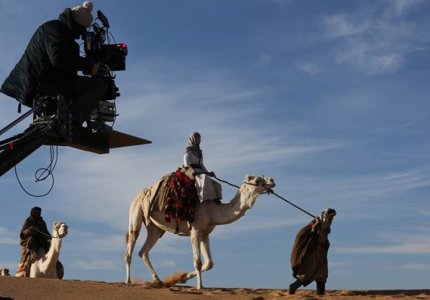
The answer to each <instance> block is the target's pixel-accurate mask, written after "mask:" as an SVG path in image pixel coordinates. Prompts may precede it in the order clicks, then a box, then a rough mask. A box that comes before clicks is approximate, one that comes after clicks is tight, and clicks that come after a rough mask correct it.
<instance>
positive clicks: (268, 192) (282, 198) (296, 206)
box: [214, 176, 316, 218]
mask: <svg viewBox="0 0 430 300" xmlns="http://www.w3.org/2000/svg"><path fill="white" fill-rule="evenodd" d="M214 178H215V179H216V180H218V181H221V182H224V183H226V184H228V185H230V186H233V187H236V188H238V189H239V188H240V186H238V185H236V184H233V183H230V182H228V181H226V180H222V179H219V178H218V177H216V176H214ZM244 183H245V184H250V185H255V184H252V183H249V182H244ZM267 194H269V195H270V194H273V195H275V196H276V197H278V198H279V199H281V200H284V201H285V202H287V203H288V204H290V205H292V206H294V207H295V208H297V209H299V210H301V211H302V212H304V213H305V214H307V215H309V216H311V217H312V218H316V216H314V215H313V214H311V213H310V212H308V211H306V210H304V209H303V208H301V207H300V206H298V205H296V204H294V203H292V202H291V201H288V200H287V199H285V198H284V197H282V196H280V195H278V194H276V193H275V192H274V191H273V190H272V189H267Z"/></svg>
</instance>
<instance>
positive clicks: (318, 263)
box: [288, 208, 336, 295]
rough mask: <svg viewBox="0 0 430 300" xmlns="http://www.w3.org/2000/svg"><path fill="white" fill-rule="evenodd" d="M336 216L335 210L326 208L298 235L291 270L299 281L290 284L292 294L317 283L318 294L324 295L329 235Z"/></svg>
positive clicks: (292, 252) (292, 255) (292, 253)
mask: <svg viewBox="0 0 430 300" xmlns="http://www.w3.org/2000/svg"><path fill="white" fill-rule="evenodd" d="M335 215H336V211H335V210H334V209H332V208H326V209H325V210H324V211H323V212H322V213H321V217H316V218H315V219H314V220H312V222H310V223H309V224H308V225H306V226H305V227H303V228H302V229H301V230H300V231H299V232H298V233H297V236H296V240H295V242H294V246H293V250H292V251H291V268H292V270H293V276H294V277H295V278H296V279H297V280H296V281H295V282H293V283H292V284H290V286H289V290H288V291H289V293H290V294H294V293H295V292H296V290H297V289H298V288H299V287H301V286H302V285H303V286H307V285H308V284H310V283H311V282H312V281H315V282H316V284H317V294H318V295H324V293H325V284H326V281H327V277H328V261H327V252H328V249H329V247H330V242H329V240H328V235H329V234H330V226H331V223H332V221H333V218H334V216H335Z"/></svg>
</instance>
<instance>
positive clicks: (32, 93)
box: [0, 1, 107, 126]
mask: <svg viewBox="0 0 430 300" xmlns="http://www.w3.org/2000/svg"><path fill="white" fill-rule="evenodd" d="M92 8H93V5H92V3H91V2H90V1H86V2H84V3H83V5H82V6H76V7H73V8H66V9H65V10H64V12H63V13H61V14H60V15H59V16H58V19H57V20H51V21H48V22H45V23H44V24H42V25H41V26H40V27H39V28H38V29H37V30H36V32H35V33H34V34H33V37H32V38H31V40H30V42H29V43H28V45H27V48H26V49H25V52H24V54H23V55H22V57H21V59H20V60H19V62H18V63H17V64H16V66H15V68H14V69H13V70H12V71H11V72H10V74H9V76H8V77H7V78H6V80H5V81H4V82H3V84H2V86H1V89H0V91H1V92H2V93H4V94H6V95H8V96H10V97H12V98H15V99H16V100H17V101H19V102H20V103H22V104H24V105H26V106H29V107H33V100H34V99H35V98H38V97H41V96H56V95H58V94H61V95H63V96H64V97H65V98H66V99H68V100H70V101H71V103H70V110H71V115H72V121H73V123H74V124H76V125H78V126H80V125H82V123H84V122H85V121H86V122H87V123H88V121H89V120H90V118H91V112H92V111H93V109H94V108H96V107H98V104H99V101H100V100H101V99H102V97H103V96H104V95H105V93H106V91H107V84H106V82H105V81H104V80H103V79H102V78H98V77H90V76H78V74H77V73H78V71H82V72H83V73H84V74H88V75H96V74H97V73H98V71H99V68H100V64H99V63H96V62H95V61H93V59H92V58H90V57H81V56H80V50H79V44H78V43H77V42H76V41H75V40H76V39H78V38H80V36H81V35H82V34H83V33H85V32H86V31H87V27H89V26H91V24H92V22H93V16H92V15H91V11H92Z"/></svg>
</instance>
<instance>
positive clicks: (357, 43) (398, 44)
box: [323, 0, 429, 75]
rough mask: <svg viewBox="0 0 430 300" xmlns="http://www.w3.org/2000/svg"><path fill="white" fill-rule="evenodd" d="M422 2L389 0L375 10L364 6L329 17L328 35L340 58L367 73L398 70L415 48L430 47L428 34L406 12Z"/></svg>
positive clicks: (340, 61) (339, 61)
mask: <svg viewBox="0 0 430 300" xmlns="http://www.w3.org/2000/svg"><path fill="white" fill-rule="evenodd" d="M421 3H423V1H419V0H417V1H407V0H406V1H401V0H398V1H386V2H384V5H382V6H379V7H378V6H374V7H373V8H372V9H371V10H367V9H368V8H364V7H362V8H361V9H359V10H358V11H357V12H356V13H355V14H346V13H345V14H343V13H342V14H336V15H330V16H327V17H325V18H324V19H323V26H324V36H325V38H326V39H328V40H331V41H332V43H333V49H334V54H335V59H336V62H337V63H339V64H347V65H349V66H352V67H354V68H355V69H357V70H359V71H361V72H363V73H364V74H367V75H382V74H392V73H395V72H397V71H398V70H399V69H400V68H402V67H403V66H404V65H405V64H407V62H408V60H409V56H410V55H412V54H413V53H414V52H415V51H421V50H420V49H423V48H428V46H426V41H428V40H429V39H428V36H427V37H425V35H424V32H423V30H422V29H421V28H419V27H417V25H416V24H415V23H414V22H413V21H410V20H409V19H408V17H407V16H406V14H407V12H409V11H410V10H411V8H417V7H419V5H420V4H421Z"/></svg>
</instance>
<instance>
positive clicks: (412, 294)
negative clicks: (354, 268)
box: [0, 277, 430, 300]
mask: <svg viewBox="0 0 430 300" xmlns="http://www.w3.org/2000/svg"><path fill="white" fill-rule="evenodd" d="M4 299H8V300H10V299H13V300H51V299H52V300H54V299H55V300H72V299H73V300H76V299H83V300H86V299H88V300H90V299H91V300H99V299H100V300H102V299H103V300H110V299H112V300H114V299H115V300H120V299H124V300H125V299H127V300H135V299H136V300H177V299H190V300H193V299H196V300H197V299H199V300H269V299H270V300H276V299H279V300H280V299H291V300H294V299H307V300H312V299H335V300H342V299H347V300H353V299H357V300H364V299H381V300H392V299H396V300H403V299H430V290H372V291H349V290H334V291H331V290H329V291H327V294H326V296H324V297H318V296H316V295H315V292H314V291H313V290H299V291H298V292H297V294H296V295H288V291H287V290H282V289H279V290H278V289H247V288H207V289H203V290H197V289H195V288H193V287H189V286H173V287H170V288H153V287H149V285H148V284H135V285H126V284H123V283H108V282H97V281H79V280H54V279H31V278H16V277H0V300H4Z"/></svg>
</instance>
